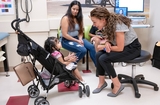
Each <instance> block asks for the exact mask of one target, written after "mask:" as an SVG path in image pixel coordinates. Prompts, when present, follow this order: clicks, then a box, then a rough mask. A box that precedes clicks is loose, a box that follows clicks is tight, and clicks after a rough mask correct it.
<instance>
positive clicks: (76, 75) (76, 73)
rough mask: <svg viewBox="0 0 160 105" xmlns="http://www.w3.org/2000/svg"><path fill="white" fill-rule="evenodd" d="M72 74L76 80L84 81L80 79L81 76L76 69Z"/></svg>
mask: <svg viewBox="0 0 160 105" xmlns="http://www.w3.org/2000/svg"><path fill="white" fill-rule="evenodd" d="M73 73H74V75H75V77H76V78H77V79H78V80H80V81H84V80H83V78H82V76H81V74H80V72H79V71H78V69H77V68H76V69H75V70H74V71H73Z"/></svg>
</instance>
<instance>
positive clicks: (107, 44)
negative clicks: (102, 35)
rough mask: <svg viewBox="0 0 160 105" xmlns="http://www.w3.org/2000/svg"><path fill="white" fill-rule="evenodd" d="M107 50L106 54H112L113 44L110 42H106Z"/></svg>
mask: <svg viewBox="0 0 160 105" xmlns="http://www.w3.org/2000/svg"><path fill="white" fill-rule="evenodd" d="M105 48H106V52H108V53H110V52H111V44H110V43H109V42H106V44H105Z"/></svg>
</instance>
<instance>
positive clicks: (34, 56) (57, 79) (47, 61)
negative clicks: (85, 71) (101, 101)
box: [11, 19, 90, 105]
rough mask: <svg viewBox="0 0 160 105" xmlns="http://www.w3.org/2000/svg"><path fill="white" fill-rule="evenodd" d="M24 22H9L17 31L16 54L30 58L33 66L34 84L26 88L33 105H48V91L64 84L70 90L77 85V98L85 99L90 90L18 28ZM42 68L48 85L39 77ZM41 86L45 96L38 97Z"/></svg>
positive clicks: (17, 20)
mask: <svg viewBox="0 0 160 105" xmlns="http://www.w3.org/2000/svg"><path fill="white" fill-rule="evenodd" d="M23 21H26V19H15V20H13V21H12V22H11V26H12V28H13V29H14V30H15V31H17V36H18V42H19V43H18V46H17V53H18V54H19V55H21V56H27V57H29V58H30V61H31V64H32V65H33V71H34V74H35V77H36V79H35V80H36V81H37V82H35V81H34V80H33V84H32V85H30V86H29V87H28V94H29V96H30V97H31V98H36V99H35V101H34V105H49V102H48V101H47V94H48V92H49V90H50V89H52V88H53V87H54V86H55V85H57V84H59V83H62V82H64V84H65V86H66V87H68V88H70V86H72V85H74V84H75V82H74V81H76V82H77V83H79V84H80V85H79V90H78V91H79V97H80V98H81V97H82V95H83V94H86V96H87V97H89V96H90V88H89V86H88V85H84V84H83V83H82V82H81V81H79V80H78V79H77V78H76V77H75V76H74V75H73V74H72V73H71V72H72V71H71V70H68V69H66V67H65V65H63V64H62V63H61V62H59V61H58V60H57V59H56V58H54V57H53V56H51V55H50V53H49V52H47V51H46V50H45V49H43V48H42V47H41V46H39V45H38V44H37V43H36V42H34V41H33V40H32V39H31V38H29V37H28V36H27V35H25V34H24V33H23V32H22V31H21V30H20V28H19V23H20V22H23ZM36 61H38V62H39V63H40V64H41V65H42V70H41V72H40V71H38V69H37V68H36V66H35V62H36ZM44 68H45V69H46V70H47V72H48V74H50V78H49V79H48V84H47V83H45V80H44V78H43V76H42V75H41V74H42V72H43V70H44ZM39 84H40V85H42V88H43V90H45V91H46V96H45V97H44V96H39V94H40V90H39V89H38V85H39Z"/></svg>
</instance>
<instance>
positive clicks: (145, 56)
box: [112, 50, 159, 98]
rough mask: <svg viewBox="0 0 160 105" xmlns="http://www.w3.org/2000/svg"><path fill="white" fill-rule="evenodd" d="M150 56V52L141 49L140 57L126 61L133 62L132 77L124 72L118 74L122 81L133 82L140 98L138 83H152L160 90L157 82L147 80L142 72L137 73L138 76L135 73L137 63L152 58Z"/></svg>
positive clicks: (136, 93) (137, 96) (136, 95)
mask: <svg viewBox="0 0 160 105" xmlns="http://www.w3.org/2000/svg"><path fill="white" fill-rule="evenodd" d="M150 58H151V54H150V53H149V52H147V51H144V50H141V55H140V56H139V57H137V58H135V59H133V60H130V61H127V62H126V63H131V64H132V77H131V76H127V75H124V74H118V79H119V80H120V82H121V83H131V84H132V85H133V87H134V90H135V97H136V98H140V96H141V94H140V93H139V90H138V86H137V84H138V83H141V84H147V85H151V86H153V87H154V90H155V91H158V90H159V87H158V86H157V84H155V83H153V82H150V81H147V80H145V77H144V76H143V75H142V74H140V75H136V76H135V74H134V73H135V70H136V63H142V62H146V61H148V60H150ZM112 85H113V84H112Z"/></svg>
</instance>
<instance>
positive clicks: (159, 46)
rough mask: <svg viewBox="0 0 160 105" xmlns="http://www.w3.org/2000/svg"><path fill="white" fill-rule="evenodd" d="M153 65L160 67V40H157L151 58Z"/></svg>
mask: <svg viewBox="0 0 160 105" xmlns="http://www.w3.org/2000/svg"><path fill="white" fill-rule="evenodd" d="M151 62H152V66H153V67H156V68H158V69H160V42H156V43H155V46H154V50H153V57H152V59H151Z"/></svg>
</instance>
